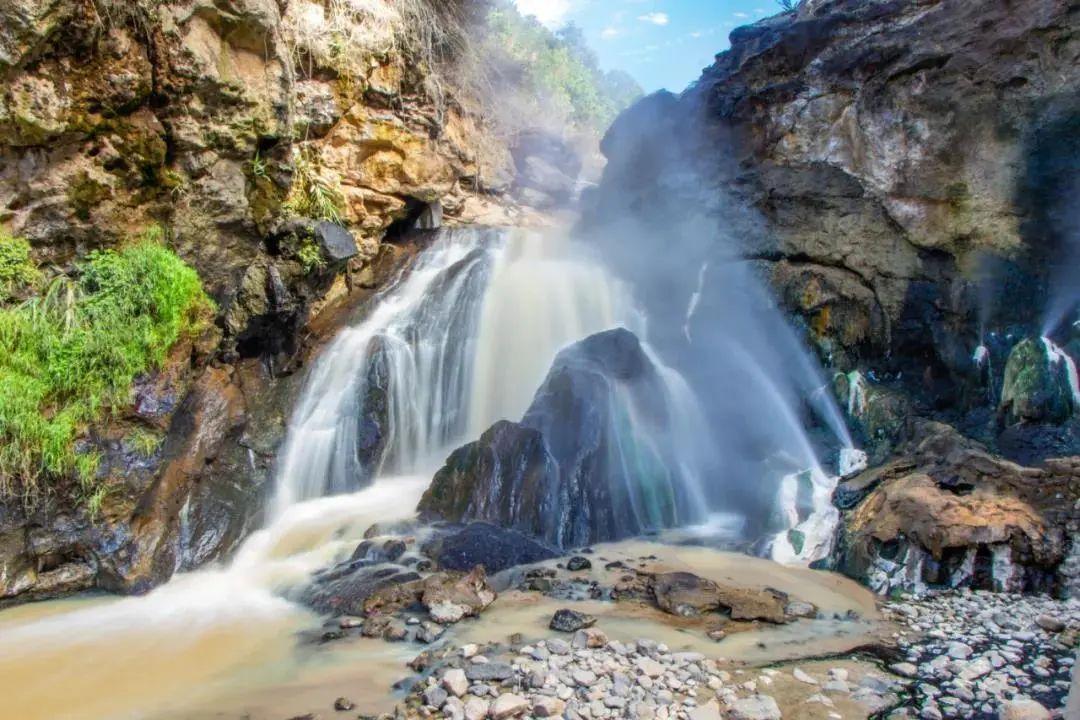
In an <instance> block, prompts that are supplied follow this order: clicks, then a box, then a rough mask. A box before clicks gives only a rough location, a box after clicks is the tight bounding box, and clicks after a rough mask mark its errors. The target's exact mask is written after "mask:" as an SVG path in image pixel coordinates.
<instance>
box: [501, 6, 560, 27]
mask: <svg viewBox="0 0 1080 720" xmlns="http://www.w3.org/2000/svg"><path fill="white" fill-rule="evenodd" d="M514 4H515V5H517V9H518V12H520V13H521V14H522V15H532V16H534V17H535V18H536V19H537V20H539V21H540V22H542V23H543V24H544V25H547V26H548V27H560V26H561V25H562V24H563V22H564V21H565V20H566V16H567V15H568V14H569V13H570V6H571V2H570V0H514Z"/></svg>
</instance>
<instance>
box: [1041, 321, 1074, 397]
mask: <svg viewBox="0 0 1080 720" xmlns="http://www.w3.org/2000/svg"><path fill="white" fill-rule="evenodd" d="M1040 339H1041V340H1042V343H1043V346H1044V347H1045V348H1046V356H1047V359H1048V362H1049V363H1050V366H1051V368H1052V369H1053V368H1062V367H1064V371H1065V377H1066V378H1067V379H1068V381H1069V390H1070V391H1071V392H1072V406H1073V412H1074V413H1080V376H1078V375H1077V370H1076V361H1075V360H1073V359H1072V357H1071V356H1070V355H1069V354H1068V353H1067V352H1065V351H1064V350H1062V349H1061V348H1060V347H1058V346H1057V345H1055V344H1054V341H1053V340H1051V339H1050V338H1048V337H1045V336H1044V337H1042V338H1040Z"/></svg>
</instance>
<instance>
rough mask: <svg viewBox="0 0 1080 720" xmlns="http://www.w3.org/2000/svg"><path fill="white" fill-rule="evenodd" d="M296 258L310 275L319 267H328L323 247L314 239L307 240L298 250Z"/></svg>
mask: <svg viewBox="0 0 1080 720" xmlns="http://www.w3.org/2000/svg"><path fill="white" fill-rule="evenodd" d="M296 259H297V260H299V261H300V264H301V265H303V266H304V272H306V273H308V274H309V275H310V274H311V273H313V272H315V271H316V270H318V269H319V268H323V267H326V260H325V258H323V254H322V249H321V248H320V247H319V245H318V243H316V242H315V241H314V240H306V241H304V243H303V244H302V245H301V246H300V249H299V250H297V252H296Z"/></svg>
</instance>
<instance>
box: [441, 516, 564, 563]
mask: <svg viewBox="0 0 1080 720" xmlns="http://www.w3.org/2000/svg"><path fill="white" fill-rule="evenodd" d="M424 553H425V554H426V555H428V556H430V557H432V558H434V559H435V561H436V562H437V563H438V565H439V567H441V568H443V569H445V570H458V571H468V570H471V569H472V568H474V567H476V566H478V565H480V566H483V567H484V569H485V570H487V572H489V573H498V572H502V571H503V570H506V569H508V568H511V567H515V566H517V565H531V564H533V563H538V562H543V561H544V560H550V559H552V558H555V557H558V555H559V553H558V551H557V550H555V549H554V548H552V547H550V546H548V545H545V544H544V543H542V542H540V541H538V540H535V539H534V538H530V537H528V536H527V535H525V534H523V533H520V532H516V531H514V530H508V529H506V528H500V527H497V526H495V525H491V524H489V523H482V522H477V523H470V524H469V525H467V526H465V527H464V528H462V529H460V530H451V531H449V532H448V533H446V534H442V533H439V534H438V535H437V536H436V538H435V539H433V540H432V541H430V542H428V543H426V544H425V545H424Z"/></svg>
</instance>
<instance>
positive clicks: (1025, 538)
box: [835, 423, 1080, 595]
mask: <svg viewBox="0 0 1080 720" xmlns="http://www.w3.org/2000/svg"><path fill="white" fill-rule="evenodd" d="M1078 471H1080V463H1077V461H1076V458H1072V459H1069V460H1058V461H1051V462H1048V463H1047V464H1046V465H1045V467H1041V468H1030V467H1023V466H1020V465H1016V464H1014V463H1011V462H1009V461H1006V460H1003V459H1001V458H998V457H995V456H993V455H991V454H990V453H988V452H987V451H986V449H985V448H984V447H982V446H981V445H979V444H978V443H976V442H974V441H971V440H968V439H966V438H964V437H962V436H961V435H960V434H959V433H958V432H956V431H955V430H954V429H952V428H950V427H948V426H945V425H942V424H939V423H921V424H919V425H918V427H917V428H916V430H915V439H914V440H913V441H912V442H911V443H909V444H908V445H907V446H906V447H905V448H904V449H903V450H902V452H900V453H898V456H897V457H896V458H895V459H893V460H892V461H891V462H889V463H887V464H885V465H883V466H881V467H878V468H875V469H872V470H869V471H867V472H865V473H863V474H862V475H859V476H857V477H855V478H853V479H851V480H849V481H847V482H845V483H843V484H841V485H840V487H839V488H838V489H837V493H836V496H835V500H836V502H837V504H838V505H840V506H841V507H842V508H844V509H847V510H848V512H847V513H846V514H845V517H844V524H843V527H842V531H841V540H840V545H839V551H838V555H839V561H838V563H839V568H840V569H841V570H843V571H844V572H846V573H848V574H849V575H851V576H852V577H855V578H857V579H860V580H863V581H864V582H866V583H867V584H869V585H870V587H871V588H873V589H874V590H876V591H878V592H882V593H887V592H889V591H892V590H895V589H903V590H908V591H920V590H923V589H925V588H927V587H960V586H970V587H976V588H982V589H988V590H998V591H1009V592H1021V591H1045V592H1056V593H1061V594H1065V595H1068V593H1069V592H1071V591H1072V590H1073V587H1074V586H1075V584H1076V576H1075V568H1074V567H1072V563H1065V561H1066V559H1067V558H1069V557H1070V556H1071V554H1073V553H1075V552H1076V550H1075V547H1074V543H1075V540H1074V539H1075V537H1076V535H1077V531H1078V530H1080V512H1078V509H1077V507H1076V506H1075V505H1074V503H1073V502H1070V501H1068V500H1067V498H1075V497H1077V496H1078V493H1080V472H1078ZM1063 563H1064V564H1063Z"/></svg>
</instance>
